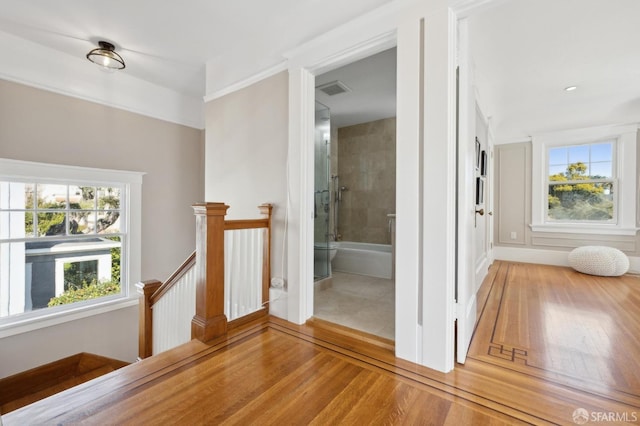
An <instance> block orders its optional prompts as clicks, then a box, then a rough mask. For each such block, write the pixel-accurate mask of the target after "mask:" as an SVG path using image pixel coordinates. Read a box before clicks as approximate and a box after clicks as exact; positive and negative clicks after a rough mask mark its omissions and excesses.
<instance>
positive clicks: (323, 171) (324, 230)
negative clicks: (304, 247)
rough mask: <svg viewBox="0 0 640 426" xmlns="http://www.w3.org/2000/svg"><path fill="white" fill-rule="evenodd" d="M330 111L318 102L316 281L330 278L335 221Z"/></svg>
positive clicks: (316, 122)
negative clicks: (332, 223)
mask: <svg viewBox="0 0 640 426" xmlns="http://www.w3.org/2000/svg"><path fill="white" fill-rule="evenodd" d="M330 117H331V116H330V111H329V108H327V107H326V106H324V105H322V104H321V103H320V102H316V113H315V137H314V154H315V156H314V158H315V160H314V163H315V164H314V171H315V179H314V182H315V183H314V194H313V195H314V198H313V200H314V202H313V204H314V213H313V216H314V244H313V249H314V250H313V254H314V256H313V259H314V262H313V264H314V268H313V275H314V280H319V279H323V278H326V277H328V276H329V275H330V272H331V269H330V263H329V262H330V259H329V218H330V217H331V191H330V187H329V183H330V176H331V175H330V168H331V162H330V153H331V143H330V142H331V141H330V134H331V125H330Z"/></svg>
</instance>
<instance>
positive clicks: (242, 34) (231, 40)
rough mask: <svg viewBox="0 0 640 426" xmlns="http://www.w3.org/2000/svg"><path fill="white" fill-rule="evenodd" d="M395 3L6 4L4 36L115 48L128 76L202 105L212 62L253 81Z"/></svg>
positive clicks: (46, 0)
mask: <svg viewBox="0 0 640 426" xmlns="http://www.w3.org/2000/svg"><path fill="white" fill-rule="evenodd" d="M389 1H391V0H349V1H347V2H345V1H341V0H270V1H259V0H234V1H222V0H189V1H188V2H178V1H166V0H164V1H162V0H135V1H130V0H110V1H96V0H59V1H51V0H29V1H24V0H2V4H1V7H0V31H3V32H6V33H10V34H12V35H14V36H17V37H20V38H24V39H27V40H29V41H33V42H35V43H38V44H41V45H44V46H46V47H49V48H53V49H56V50H58V51H60V52H62V53H64V54H67V55H70V56H72V57H75V58H84V56H85V55H86V54H87V52H88V51H89V50H91V49H92V48H94V47H96V45H97V41H98V40H106V41H110V42H112V43H113V44H114V45H115V46H116V47H117V49H116V51H118V52H119V53H121V55H122V56H123V58H124V59H125V62H126V64H127V68H126V70H125V71H124V72H126V73H128V74H129V75H131V76H134V77H137V78H139V79H141V80H145V81H148V82H151V83H154V84H156V85H159V86H162V87H165V88H169V89H172V90H175V91H177V92H180V93H182V94H186V95H189V96H194V97H199V98H200V99H201V98H202V97H203V96H204V95H205V65H206V63H207V61H216V62H218V63H223V64H227V65H228V67H230V68H232V69H234V70H237V68H238V64H241V65H242V66H245V67H251V68H253V69H248V70H246V72H248V73H249V75H247V76H250V75H251V73H255V72H257V71H259V70H261V69H266V68H269V67H271V66H273V65H274V64H277V63H278V62H282V61H283V59H284V58H283V56H282V54H283V52H285V51H288V50H290V49H292V48H294V47H296V46H298V45H300V44H302V43H304V42H306V41H308V40H310V39H312V38H314V37H316V36H318V35H320V34H322V33H324V32H326V31H328V30H330V29H333V28H335V27H337V26H339V25H341V24H343V23H345V22H347V21H349V20H351V19H353V18H355V17H357V16H359V15H362V14H363V13H366V12H368V11H370V10H372V9H374V8H376V7H378V6H380V5H383V4H385V3H388V2H389ZM247 58H249V59H250V61H248V60H247ZM239 73H242V72H241V71H239ZM247 76H242V75H240V76H239V77H238V78H244V77H247Z"/></svg>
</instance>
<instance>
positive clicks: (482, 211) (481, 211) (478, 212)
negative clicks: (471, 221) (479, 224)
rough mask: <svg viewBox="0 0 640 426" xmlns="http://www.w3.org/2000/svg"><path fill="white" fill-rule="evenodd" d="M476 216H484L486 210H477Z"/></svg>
mask: <svg viewBox="0 0 640 426" xmlns="http://www.w3.org/2000/svg"><path fill="white" fill-rule="evenodd" d="M476 214H479V215H480V216H484V209H480V210H476Z"/></svg>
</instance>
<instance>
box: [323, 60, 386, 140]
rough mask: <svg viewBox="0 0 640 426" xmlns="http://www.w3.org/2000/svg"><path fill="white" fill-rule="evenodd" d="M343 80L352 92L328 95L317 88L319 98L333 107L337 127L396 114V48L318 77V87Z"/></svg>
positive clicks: (333, 116)
mask: <svg viewBox="0 0 640 426" xmlns="http://www.w3.org/2000/svg"><path fill="white" fill-rule="evenodd" d="M333 81H340V82H342V83H344V84H345V85H346V86H347V87H348V88H349V89H350V91H349V92H345V93H340V94H337V95H333V96H328V95H327V94H325V93H323V92H322V91H320V90H316V100H317V101H318V102H320V103H322V104H323V105H325V106H327V107H329V110H330V112H331V126H332V127H335V128H340V127H345V126H351V125H354V124H359V123H366V122H369V121H374V120H379V119H382V118H389V117H395V116H396V49H395V48H393V49H388V50H385V51H384V52H380V53H377V54H375V55H373V56H370V57H368V58H364V59H361V60H359V61H357V62H354V63H352V64H349V65H345V66H343V67H340V68H338V69H335V70H332V71H329V72H327V73H324V74H322V75H319V76H317V77H316V87H318V86H320V85H322V84H325V83H329V82H333Z"/></svg>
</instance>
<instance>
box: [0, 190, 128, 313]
mask: <svg viewBox="0 0 640 426" xmlns="http://www.w3.org/2000/svg"><path fill="white" fill-rule="evenodd" d="M125 194H126V186H125V185H124V184H122V183H113V184H111V183H110V184H108V185H107V184H95V183H90V182H79V181H76V180H74V181H68V182H48V181H47V180H45V179H29V180H21V179H6V178H2V179H0V269H1V270H2V271H3V272H0V321H1V320H3V319H9V318H11V317H12V316H19V315H30V314H33V313H34V312H39V311H46V310H47V309H56V310H60V309H62V310H64V309H65V307H69V306H70V305H74V306H75V305H79V304H91V303H96V302H99V301H103V300H106V299H112V298H119V297H125V296H126V295H127V293H128V292H127V288H126V285H122V282H121V276H120V270H121V267H122V265H121V264H120V259H121V258H122V259H126V258H127V253H126V246H127V244H126V242H127V233H126V217H125V216H126V215H124V212H125V211H126V210H125V209H124V207H125V206H123V202H122V201H123V200H124V199H126V197H125ZM69 262H72V263H79V264H82V263H87V262H95V265H96V274H95V275H96V276H95V277H91V276H90V274H89V275H85V276H84V278H87V279H80V280H78V279H76V278H77V277H75V278H74V281H73V282H71V283H68V282H66V281H67V279H68V278H69V276H70V275H69V274H66V273H65V264H68V263H69ZM59 305H64V306H63V307H59ZM52 306H56V308H49V307H52ZM45 308H46V309H45Z"/></svg>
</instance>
